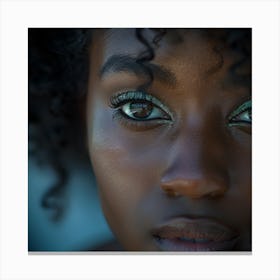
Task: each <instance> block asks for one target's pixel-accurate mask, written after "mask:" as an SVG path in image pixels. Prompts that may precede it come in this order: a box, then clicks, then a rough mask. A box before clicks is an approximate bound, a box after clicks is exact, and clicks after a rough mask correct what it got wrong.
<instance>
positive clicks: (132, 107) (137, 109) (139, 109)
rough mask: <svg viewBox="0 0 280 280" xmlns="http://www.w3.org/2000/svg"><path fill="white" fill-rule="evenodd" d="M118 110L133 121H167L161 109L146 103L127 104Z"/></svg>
mask: <svg viewBox="0 0 280 280" xmlns="http://www.w3.org/2000/svg"><path fill="white" fill-rule="evenodd" d="M120 109H121V111H122V113H123V114H125V115H126V116H128V117H129V118H131V119H134V120H139V121H140V120H144V121H147V120H157V119H166V120H168V119H169V116H168V115H167V114H166V113H165V112H164V111H163V110H162V109H160V108H158V107H157V106H156V105H154V104H153V103H150V102H147V101H137V102H128V103H126V104H124V105H123V106H122V107H121V108H120Z"/></svg>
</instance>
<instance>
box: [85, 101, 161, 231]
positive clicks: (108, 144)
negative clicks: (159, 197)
mask: <svg viewBox="0 0 280 280" xmlns="http://www.w3.org/2000/svg"><path fill="white" fill-rule="evenodd" d="M96 105H98V106H95V108H94V114H93V116H92V117H91V119H92V123H91V129H90V130H89V131H91V134H90V135H89V147H90V156H91V160H92V164H93V168H94V173H95V176H96V179H97V183H98V186H99V191H100V197H101V200H102V207H103V210H104V213H105V216H106V218H107V219H108V221H109V223H110V224H111V226H112V224H113V226H112V227H114V224H117V223H120V222H121V224H126V223H130V224H131V223H132V221H134V222H135V223H136V222H137V218H139V220H140V217H141V213H142V211H143V205H144V204H145V201H146V199H148V197H149V194H150V193H151V192H152V190H153V189H155V188H158V189H159V185H158V184H159V181H160V174H161V170H162V168H163V167H162V162H164V161H163V160H162V156H163V154H164V153H162V149H164V144H159V140H157V141H152V140H155V133H156V132H155V131H154V130H153V131H148V132H147V131H145V132H143V131H137V132H133V133H132V132H131V131H127V130H126V129H124V128H123V127H122V126H121V125H120V124H119V123H118V122H117V121H116V120H112V111H111V108H106V107H104V106H102V105H101V104H96ZM130 215H131V216H130Z"/></svg>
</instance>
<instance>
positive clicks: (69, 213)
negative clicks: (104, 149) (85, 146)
mask: <svg viewBox="0 0 280 280" xmlns="http://www.w3.org/2000/svg"><path fill="white" fill-rule="evenodd" d="M55 180H56V175H55V172H54V170H52V168H51V167H47V166H43V167H40V166H38V165H37V164H35V162H34V161H33V160H32V159H29V168H28V244H29V248H28V249H29V251H80V250H87V249H89V248H94V247H98V246H99V245H102V244H103V243H106V242H108V241H110V240H111V239H112V238H113V235H112V233H111V231H110V230H109V227H108V226H107V224H106V221H105V218H104V216H103V214H102V211H101V206H100V202H99V199H98V193H97V189H96V184H95V180H94V176H93V174H92V172H91V170H90V168H89V167H88V166H80V167H77V166H75V168H72V170H71V172H70V180H69V184H68V185H67V188H66V193H65V199H66V201H67V205H68V206H67V208H66V210H65V214H64V215H63V217H62V219H61V220H60V221H58V222H53V221H52V220H51V219H50V213H49V212H48V210H46V209H44V208H42V206H41V199H42V196H43V194H44V193H45V192H46V191H47V190H48V189H49V188H50V187H51V186H52V184H53V183H54V182H55Z"/></svg>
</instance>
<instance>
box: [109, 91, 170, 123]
mask: <svg viewBox="0 0 280 280" xmlns="http://www.w3.org/2000/svg"><path fill="white" fill-rule="evenodd" d="M110 107H112V108H113V109H115V111H114V114H113V118H114V119H118V120H119V121H122V123H125V122H128V123H130V125H137V126H138V127H139V126H146V127H148V126H150V127H154V125H160V124H164V123H167V122H171V121H172V113H171V112H170V110H169V108H168V107H167V106H166V105H164V104H163V103H162V102H161V101H160V100H159V99H157V98H156V97H154V96H152V95H150V94H147V93H146V92H143V91H137V90H136V91H133V90H132V91H126V92H122V93H119V94H117V95H115V96H112V97H111V98H110Z"/></svg>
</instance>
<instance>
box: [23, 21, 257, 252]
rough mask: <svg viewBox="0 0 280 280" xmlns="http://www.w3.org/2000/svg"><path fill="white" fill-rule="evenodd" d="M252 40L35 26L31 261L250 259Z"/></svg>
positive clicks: (223, 32)
mask: <svg viewBox="0 0 280 280" xmlns="http://www.w3.org/2000/svg"><path fill="white" fill-rule="evenodd" d="M251 37H252V30H251V28H234V27H233V28H108V29H107V28H85V29H84V28H29V30H28V80H29V81H28V137H29V139H28V149H29V150H28V154H29V156H28V162H29V163H28V250H29V252H35V251H43V252H46V251H47V252H48V251H92V252H100V251H107V252H112V251H119V252H209V251H210V252H217V251H219V252H221V251H222V252H251V251H252V245H251V244H252V209H251V207H252V203H251V200H252V182H251V181H252V180H251V169H252V163H251V161H252V159H251V154H252V153H251V147H252V141H251V125H252V114H251V111H252V86H251V84H252V74H251V73H252V71H251V68H252V67H251V66H252V59H251V54H252V43H251Z"/></svg>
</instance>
